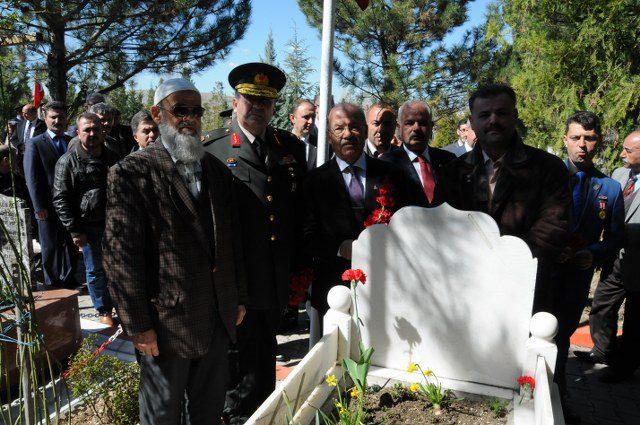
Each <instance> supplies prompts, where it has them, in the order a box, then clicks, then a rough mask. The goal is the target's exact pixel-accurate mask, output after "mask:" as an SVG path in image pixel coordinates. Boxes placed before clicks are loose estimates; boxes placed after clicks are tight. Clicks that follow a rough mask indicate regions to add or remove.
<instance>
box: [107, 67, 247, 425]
mask: <svg viewBox="0 0 640 425" xmlns="http://www.w3.org/2000/svg"><path fill="white" fill-rule="evenodd" d="M203 112H204V109H203V108H202V106H201V97H200V93H199V92H198V91H197V89H196V88H195V86H194V85H193V84H192V83H191V82H189V81H187V80H184V79H181V78H175V79H171V80H167V81H165V82H163V83H162V84H161V85H160V87H158V89H157V90H156V92H155V96H154V106H152V107H151V113H152V115H153V119H154V120H155V121H156V122H157V123H158V126H159V128H160V138H159V139H158V141H156V143H154V144H152V145H150V146H149V147H147V148H146V149H141V150H139V151H137V152H134V153H132V154H131V155H128V156H127V157H126V158H124V159H123V160H122V161H120V162H119V163H118V164H116V165H115V166H113V167H112V168H111V170H110V172H109V176H108V182H107V213H106V229H105V239H104V246H105V251H104V264H105V267H104V268H105V270H106V271H107V277H108V282H109V290H110V294H111V296H112V298H113V300H114V302H115V304H116V310H117V312H118V316H119V317H120V320H121V322H122V326H123V328H124V330H125V332H126V333H127V334H128V335H129V336H131V338H132V341H133V343H134V345H135V347H136V349H137V350H138V351H137V356H138V362H139V363H140V372H141V373H140V396H139V399H140V424H141V425H179V424H181V423H182V422H181V416H182V417H183V419H186V423H190V424H202V425H204V424H219V423H220V417H221V414H222V407H223V405H224V394H225V389H226V384H227V375H228V362H227V346H228V344H229V341H233V340H234V339H235V336H236V325H237V324H239V323H240V322H241V321H242V318H243V316H244V306H243V304H244V303H245V301H246V289H245V278H244V265H243V263H242V247H241V246H240V244H239V243H238V242H239V240H238V238H237V235H238V234H239V233H240V227H239V226H240V225H239V222H238V213H239V211H238V204H237V200H236V193H235V188H234V184H233V178H232V176H231V173H229V171H228V170H227V169H226V167H225V165H224V164H222V163H221V162H220V161H218V160H217V159H216V158H214V157H213V156H212V155H210V154H207V153H206V152H205V151H204V149H203V147H202V144H201V142H200V131H201V130H200V126H201V118H202V114H203Z"/></svg>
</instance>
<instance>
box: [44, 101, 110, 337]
mask: <svg viewBox="0 0 640 425" xmlns="http://www.w3.org/2000/svg"><path fill="white" fill-rule="evenodd" d="M78 138H79V143H76V144H75V145H74V146H73V147H72V148H71V149H69V151H68V152H67V153H66V154H64V155H63V156H62V157H61V158H60V159H59V160H58V163H57V164H56V171H55V178H54V183H53V205H54V207H55V209H56V212H57V213H58V217H59V218H60V221H61V222H62V224H63V225H64V227H65V228H66V229H67V231H69V233H71V236H72V238H73V243H74V244H75V245H76V246H78V247H79V248H81V249H82V253H83V257H84V265H85V269H86V278H87V287H88V288H89V294H90V295H91V301H92V302H93V307H94V308H95V309H96V310H98V314H99V315H100V322H101V323H103V324H106V325H109V326H113V319H112V318H111V313H112V310H113V306H112V303H111V299H110V297H109V293H108V291H107V279H106V276H105V272H104V269H103V267H102V248H101V245H102V236H103V233H104V226H105V209H106V187H107V173H108V171H109V167H111V166H112V165H113V164H115V163H116V162H117V161H118V156H117V155H116V154H115V153H114V152H112V151H110V150H109V149H108V148H106V147H105V146H104V135H103V133H102V129H101V123H100V118H99V117H98V115H96V114H92V113H89V112H85V113H84V114H82V115H81V116H80V117H79V118H78Z"/></svg>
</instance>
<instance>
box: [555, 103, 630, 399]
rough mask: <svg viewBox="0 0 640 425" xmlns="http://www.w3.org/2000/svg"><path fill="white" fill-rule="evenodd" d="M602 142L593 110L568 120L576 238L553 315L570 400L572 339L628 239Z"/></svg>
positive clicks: (561, 272)
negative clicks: (602, 274) (601, 276)
mask: <svg viewBox="0 0 640 425" xmlns="http://www.w3.org/2000/svg"><path fill="white" fill-rule="evenodd" d="M601 141H602V133H601V127H600V120H599V119H598V117H597V116H596V115H595V114H594V113H592V112H588V111H578V112H576V113H574V114H573V115H571V116H570V117H569V118H568V119H567V123H566V125H565V135H564V137H563V142H564V145H565V148H566V149H567V156H568V158H567V159H566V160H565V165H566V167H567V169H568V170H569V173H570V174H571V187H572V194H573V204H572V210H571V237H570V244H569V247H568V248H567V249H566V250H565V255H564V256H565V257H566V258H567V261H565V262H564V263H563V264H560V265H559V266H558V269H557V270H556V272H555V273H554V276H553V287H554V290H555V292H556V293H555V297H554V308H553V314H554V316H556V318H557V319H558V334H557V335H556V345H557V346H558V357H557V360H556V370H555V381H556V382H557V383H558V387H559V389H560V394H561V395H562V396H566V392H567V388H566V379H565V365H566V362H567V356H568V354H569V345H570V342H569V339H570V337H571V335H572V334H573V333H574V332H575V330H576V329H577V328H578V324H579V323H580V317H581V316H582V310H583V309H584V307H585V305H586V303H587V297H588V296H589V287H590V286H591V279H592V278H593V272H594V270H595V268H596V267H600V268H602V267H603V266H604V267H608V268H610V264H611V261H613V259H614V257H615V256H616V254H617V253H618V251H619V250H620V248H621V246H622V242H623V239H624V204H623V198H622V189H621V188H620V183H618V182H617V181H615V180H613V179H611V178H609V177H607V176H605V175H604V174H602V173H601V172H600V171H599V170H597V169H596V168H595V165H594V164H593V158H594V156H595V155H596V153H597V151H598V148H599V144H600V143H601Z"/></svg>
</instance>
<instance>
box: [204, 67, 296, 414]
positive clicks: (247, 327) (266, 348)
mask: <svg viewBox="0 0 640 425" xmlns="http://www.w3.org/2000/svg"><path fill="white" fill-rule="evenodd" d="M285 81H286V77H285V75H284V73H283V72H282V71H281V70H279V69H278V68H276V67H274V66H271V65H268V64H264V63H248V64H243V65H240V66H238V67H236V68H234V69H233V70H232V71H231V72H230V73H229V84H230V85H231V87H233V88H234V89H235V91H236V94H235V98H234V100H233V109H234V111H235V115H236V116H235V118H234V119H233V121H232V124H231V127H223V128H220V129H218V130H214V131H213V132H211V133H210V139H209V140H205V142H204V144H205V146H206V149H207V151H208V152H210V153H212V154H213V155H215V156H216V157H217V158H218V159H220V160H221V161H222V162H224V163H225V164H227V166H228V167H229V170H231V172H232V173H233V175H234V177H235V178H236V181H237V182H238V183H239V188H238V199H239V204H240V212H239V214H240V221H241V224H242V231H241V232H239V233H238V234H237V235H236V237H237V238H238V239H239V240H240V241H242V245H243V252H244V258H245V263H246V270H247V290H248V294H249V302H248V305H247V317H246V318H245V321H244V323H243V324H242V326H240V327H239V329H238V344H237V360H236V356H234V357H233V358H232V359H231V362H232V365H231V367H232V370H233V369H234V368H235V367H237V373H234V374H233V375H235V377H236V378H237V379H234V378H233V377H232V382H231V385H230V390H229V392H228V393H227V403H226V406H225V416H226V417H227V419H228V422H230V423H238V424H240V423H244V422H245V421H246V419H247V417H248V416H250V415H251V414H252V413H253V411H254V410H255V409H256V408H257V407H258V406H259V405H260V404H261V403H262V402H263V401H264V400H265V399H266V398H267V397H268V396H269V394H270V393H271V392H272V391H273V390H274V389H275V379H276V377H275V356H276V349H277V342H276V333H277V331H278V328H279V326H280V320H281V317H282V313H283V311H284V308H285V307H286V305H287V303H288V301H289V282H290V274H291V272H292V271H293V266H294V263H295V259H294V255H295V254H296V253H297V252H299V251H300V249H299V247H300V226H299V225H298V222H299V221H300V216H301V214H300V211H299V210H300V201H299V199H300V190H301V189H302V178H303V177H304V175H305V173H306V168H307V165H306V158H305V149H304V143H303V142H302V141H300V139H298V138H297V137H296V136H294V135H293V134H291V133H289V132H288V131H284V130H280V129H276V128H273V127H270V126H269V125H268V124H269V120H270V119H271V117H272V116H273V114H274V109H275V99H276V98H277V96H278V91H279V90H280V89H282V87H284V84H285ZM233 354H235V353H233Z"/></svg>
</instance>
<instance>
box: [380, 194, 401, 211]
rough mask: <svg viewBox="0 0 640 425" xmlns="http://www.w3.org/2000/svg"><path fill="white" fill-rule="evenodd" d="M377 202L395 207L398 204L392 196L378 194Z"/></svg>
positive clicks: (388, 206)
mask: <svg viewBox="0 0 640 425" xmlns="http://www.w3.org/2000/svg"><path fill="white" fill-rule="evenodd" d="M376 202H377V203H379V204H380V206H383V207H387V208H393V207H394V206H395V205H396V201H395V200H394V199H393V198H392V197H391V196H383V195H380V196H376Z"/></svg>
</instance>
